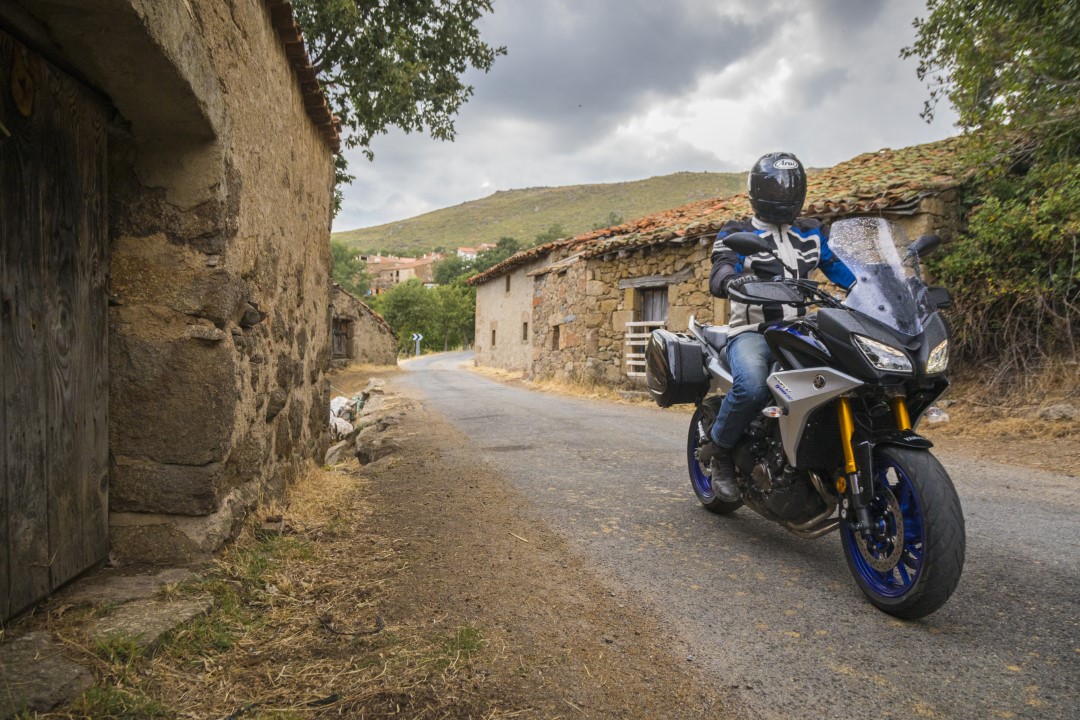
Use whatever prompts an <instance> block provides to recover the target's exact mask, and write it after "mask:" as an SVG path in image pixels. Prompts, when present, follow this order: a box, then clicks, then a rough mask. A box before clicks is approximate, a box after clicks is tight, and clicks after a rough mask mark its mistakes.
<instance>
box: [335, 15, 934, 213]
mask: <svg viewBox="0 0 1080 720" xmlns="http://www.w3.org/2000/svg"><path fill="white" fill-rule="evenodd" d="M924 13H925V5H924V4H923V2H922V1H921V0H892V1H890V2H885V0H803V1H802V2H799V0H786V1H781V0H669V1H668V2H662V3H661V2H656V1H655V0H590V1H588V2H583V1H580V0H576V1H575V0H496V1H495V13H494V14H493V15H491V16H487V17H485V18H484V19H483V20H482V21H481V23H482V24H481V31H482V34H483V37H484V38H485V39H486V40H487V41H488V42H489V43H491V44H494V45H506V46H508V49H509V55H508V56H506V57H501V58H499V59H498V60H497V61H496V64H495V67H494V68H493V70H492V71H491V72H490V73H487V74H484V73H476V72H471V73H470V74H469V75H468V76H467V79H468V81H469V82H470V83H472V84H473V85H474V86H475V88H476V92H475V95H474V97H473V98H472V100H471V101H470V102H469V103H468V104H467V105H466V106H465V107H464V108H463V109H462V112H461V113H460V115H459V117H458V119H457V122H456V126H457V132H458V138H457V141H456V142H454V143H438V142H436V141H432V140H429V139H427V138H425V137H423V136H419V135H408V136H407V135H404V134H402V133H400V132H396V131H392V132H391V133H389V134H388V135H386V136H381V137H379V138H376V140H375V143H374V144H373V149H374V151H375V155H376V159H375V162H374V163H368V162H367V161H366V160H364V159H363V158H362V156H361V155H360V154H359V153H352V152H351V153H349V157H350V160H351V163H352V171H353V172H354V174H356V175H357V178H358V179H357V182H356V183H355V184H354V185H353V187H351V188H346V189H345V195H346V202H345V206H344V210H343V212H342V214H341V215H340V216H339V218H338V219H337V221H336V222H335V229H348V228H351V227H362V226H367V225H376V224H381V223H384V222H389V221H392V220H397V219H403V218H406V217H411V216H413V215H416V214H419V213H421V212H426V211H429V210H434V209H437V208H439V207H445V206H448V205H453V204H457V203H460V202H463V201H466V200H471V199H476V198H479V197H483V196H485V195H488V194H490V193H492V192H494V191H495V190H505V189H510V188H519V187H534V186H540V185H561V184H578V183H590V182H614V181H620V180H634V179H640V178H644V177H649V176H653V175H659V174H665V173H669V172H675V171H679V170H716V171H722V170H742V169H745V167H744V166H745V165H747V164H748V163H749V162H752V158H755V157H757V156H758V155H760V154H761V153H762V152H767V151H769V150H773V149H776V148H786V149H790V150H792V151H794V152H796V153H798V154H799V155H800V157H801V158H802V159H803V160H804V161H805V162H807V163H809V164H812V165H818V166H821V165H831V164H835V163H836V162H839V161H841V160H844V159H847V158H850V157H852V156H854V155H856V154H859V153H861V152H866V151H869V150H876V149H879V148H881V147H902V146H905V145H910V144H914V143H918V142H926V141H929V140H932V139H937V138H940V137H944V136H946V135H949V134H951V126H950V124H949V121H950V119H951V116H946V115H942V116H941V117H939V120H938V121H936V122H935V124H934V125H933V126H930V127H928V126H927V125H925V124H924V123H923V122H922V120H921V119H920V118H919V117H918V113H919V110H921V107H922V100H923V98H924V96H925V89H924V88H923V87H922V86H921V85H920V84H919V83H918V81H917V79H916V78H915V69H914V63H913V62H910V61H909V62H902V61H900V60H899V58H898V54H899V50H900V48H901V47H903V46H904V45H908V44H910V43H911V41H912V39H913V31H912V28H911V21H912V19H914V18H915V17H916V16H918V15H920V14H924ZM710 103H713V105H715V106H716V108H715V109H711V108H713V105H710ZM716 103H721V104H720V105H716ZM710 113H713V114H710Z"/></svg>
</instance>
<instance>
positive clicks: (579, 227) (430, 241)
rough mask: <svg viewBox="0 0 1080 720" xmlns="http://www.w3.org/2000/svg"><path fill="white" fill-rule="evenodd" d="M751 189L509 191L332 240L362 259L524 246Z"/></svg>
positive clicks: (723, 178)
mask: <svg viewBox="0 0 1080 720" xmlns="http://www.w3.org/2000/svg"><path fill="white" fill-rule="evenodd" d="M745 189H746V175H745V173H690V172H681V173H675V174H674V175H663V176H659V177H653V178H649V179H648V180H636V181H633V182H623V183H610V184H604V185H568V186H564V187H541V188H527V189H524V190H506V191H500V192H497V193H495V194H494V195H490V196H488V197H486V198H483V199H481V200H473V201H471V202H466V203H462V204H460V205H455V206H453V207H448V208H444V209H442V210H435V211H434V212H429V213H425V214H423V215H418V216H417V217H414V218H410V219H408V220H401V221H398V222H393V223H387V224H386V225H378V226H375V227H369V228H362V229H359V230H345V231H343V232H336V233H334V234H333V236H332V239H333V240H335V241H338V242H345V243H347V244H348V245H350V246H351V247H353V248H355V249H356V250H357V251H358V252H364V253H372V252H382V253H383V254H389V255H415V254H418V253H422V252H426V251H429V250H434V249H435V248H439V247H441V248H444V249H447V250H451V249H453V248H457V247H463V246H465V247H475V246H476V245H479V244H480V243H484V242H488V243H494V242H496V241H497V240H498V239H499V238H501V237H512V238H514V239H515V240H517V241H518V242H519V243H520V244H521V245H522V246H523V247H526V246H530V245H532V244H533V243H534V241H535V239H536V236H537V235H540V234H543V233H545V232H547V231H548V230H549V229H550V228H551V227H552V226H553V225H560V226H561V227H562V230H563V233H562V236H563V237H568V236H571V235H577V234H578V233H582V232H587V231H589V230H592V229H594V228H599V227H607V226H609V225H612V224H616V223H617V222H621V221H625V220H633V219H635V218H639V217H642V216H643V215H649V214H652V213H655V212H659V211H661V210H667V209H669V208H673V207H678V206H680V205H685V204H687V203H689V202H693V201H695V200H704V199H706V198H711V197H727V196H729V195H734V194H736V193H738V192H742V191H743V190H745ZM613 221H614V222H613Z"/></svg>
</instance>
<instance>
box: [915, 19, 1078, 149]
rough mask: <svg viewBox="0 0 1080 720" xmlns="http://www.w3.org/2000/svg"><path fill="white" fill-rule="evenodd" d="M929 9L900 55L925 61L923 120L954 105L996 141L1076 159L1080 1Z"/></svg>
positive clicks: (965, 123)
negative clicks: (1005, 135)
mask: <svg viewBox="0 0 1080 720" xmlns="http://www.w3.org/2000/svg"><path fill="white" fill-rule="evenodd" d="M927 10H928V12H929V14H928V15H927V16H926V17H925V18H920V19H916V20H915V22H914V26H915V30H916V33H917V35H916V40H915V44H914V45H912V46H910V47H906V48H904V49H903V50H902V51H901V55H902V56H903V57H913V56H914V57H917V58H919V67H918V73H919V78H920V79H922V80H924V81H925V82H926V83H927V87H928V89H929V98H928V99H927V101H926V104H925V107H924V109H923V117H924V118H926V119H927V120H929V119H931V118H933V115H934V110H935V109H936V107H937V105H938V103H939V102H940V101H941V100H943V99H948V101H949V102H950V103H951V104H952V105H953V107H955V108H956V111H957V113H958V114H959V121H960V125H961V127H963V128H965V129H967V130H976V129H977V130H981V131H983V133H982V134H983V135H984V136H986V137H987V138H988V139H990V140H994V139H996V137H997V136H999V135H1000V134H1001V132H1009V133H1011V134H1014V136H1015V134H1016V133H1018V134H1019V135H1021V136H1023V138H1024V139H1026V140H1027V141H1028V146H1029V149H1030V150H1032V151H1034V152H1036V153H1038V154H1041V155H1044V156H1046V157H1054V158H1057V159H1060V158H1062V157H1067V156H1071V155H1074V154H1076V152H1077V150H1078V149H1080V0H928V1H927ZM1014 131H1016V132H1015V133H1014Z"/></svg>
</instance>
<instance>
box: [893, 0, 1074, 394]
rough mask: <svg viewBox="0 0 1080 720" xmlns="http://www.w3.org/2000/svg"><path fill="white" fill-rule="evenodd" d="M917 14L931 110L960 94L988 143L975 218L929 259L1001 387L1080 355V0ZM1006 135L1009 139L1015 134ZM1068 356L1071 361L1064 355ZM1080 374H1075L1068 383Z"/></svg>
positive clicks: (972, 356)
mask: <svg viewBox="0 0 1080 720" xmlns="http://www.w3.org/2000/svg"><path fill="white" fill-rule="evenodd" d="M927 10H928V11H929V14H928V15H927V16H926V17H925V18H922V19H918V20H916V21H915V23H914V24H915V29H916V31H917V37H916V41H915V44H914V45H912V46H911V47H908V48H904V50H902V51H901V55H903V56H904V57H912V56H915V57H918V58H919V69H918V72H919V77H920V78H921V79H923V80H924V81H926V83H927V85H928V88H929V98H928V100H927V101H926V105H925V108H924V110H923V116H924V117H926V118H927V119H930V118H932V117H933V113H934V109H935V107H936V106H937V104H938V103H939V102H940V101H942V100H948V101H949V102H950V103H951V104H952V105H953V106H954V107H955V109H956V111H957V113H958V115H959V124H960V126H961V127H962V128H964V129H965V130H971V131H977V132H973V133H972V134H971V136H972V137H973V138H974V139H975V140H976V142H975V143H973V144H972V146H973V148H974V149H975V150H976V151H977V152H976V154H975V155H973V156H971V157H969V159H968V160H969V162H970V164H971V166H972V167H974V168H977V169H978V172H977V173H976V174H975V177H974V181H973V182H972V183H970V184H969V185H968V186H966V187H965V188H964V189H963V201H964V206H965V210H966V211H967V221H968V222H967V227H966V228H965V229H964V231H963V232H962V233H960V234H959V236H958V237H956V238H954V239H953V240H952V242H950V243H949V244H948V245H947V246H946V251H945V252H944V253H942V255H941V256H940V257H934V258H931V259H930V262H929V265H930V267H931V269H932V271H933V272H934V274H935V277H936V279H937V281H939V282H941V283H942V284H944V285H946V286H947V287H949V289H950V291H951V292H952V293H953V298H954V300H955V302H954V307H953V310H952V311H950V313H951V320H952V328H953V337H954V340H955V345H954V347H955V348H956V351H957V352H956V356H957V357H958V359H960V360H967V361H972V362H973V363H974V364H976V365H977V366H979V367H991V368H995V370H994V372H993V377H992V378H991V379H992V381H993V382H994V383H996V384H998V385H999V387H1000V388H1002V389H1004V388H1011V389H1016V388H1020V389H1021V390H1024V389H1026V388H1025V386H1024V384H1023V383H1017V382H1016V379H1017V378H1021V379H1024V380H1030V379H1031V378H1033V377H1038V375H1037V373H1034V372H1032V371H1036V370H1042V369H1047V368H1053V367H1055V366H1056V365H1055V364H1057V365H1060V366H1063V367H1072V368H1073V370H1072V373H1073V376H1074V377H1073V378H1072V379H1071V380H1070V382H1072V383H1073V385H1074V386H1075V375H1076V374H1077V371H1076V368H1077V367H1080V366H1078V365H1077V364H1076V361H1077V359H1078V357H1080V249H1078V248H1080V245H1078V237H1080V180H1078V179H1077V175H1076V172H1075V168H1074V167H1073V165H1074V163H1075V160H1074V158H1075V157H1076V155H1077V154H1078V153H1080V0H928V2H927ZM1003 141H1004V142H1003ZM1061 359H1064V360H1065V363H1064V364H1063V365H1062V364H1061V363H1060V360H1061ZM1066 384H1067V383H1066Z"/></svg>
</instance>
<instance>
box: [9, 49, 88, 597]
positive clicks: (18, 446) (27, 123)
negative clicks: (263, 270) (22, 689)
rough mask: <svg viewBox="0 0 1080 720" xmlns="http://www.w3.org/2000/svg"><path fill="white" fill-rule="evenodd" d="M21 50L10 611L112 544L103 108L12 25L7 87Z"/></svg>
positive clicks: (14, 162)
mask: <svg viewBox="0 0 1080 720" xmlns="http://www.w3.org/2000/svg"><path fill="white" fill-rule="evenodd" d="M20 55H22V56H23V57H25V58H26V59H25V61H24V65H25V67H27V68H29V72H28V77H29V80H30V87H31V91H32V99H33V103H32V107H30V108H29V112H20V111H19V108H17V107H15V106H14V105H13V104H12V102H11V101H10V99H9V98H8V97H7V96H8V95H9V94H8V93H0V118H2V119H3V121H4V124H5V126H6V127H8V128H11V129H12V137H11V138H7V139H6V140H0V209H2V212H0V258H2V260H3V263H2V266H3V267H2V272H0V278H2V284H0V288H2V293H3V294H2V306H0V367H2V368H3V380H2V383H0V391H2V394H3V401H4V405H3V409H2V410H0V415H2V417H3V424H2V426H3V428H4V430H5V431H4V432H3V433H2V434H0V446H2V457H3V460H4V468H5V472H4V477H3V486H4V497H5V498H6V502H5V505H6V507H5V508H4V512H5V518H6V520H5V521H4V522H5V524H4V525H3V526H0V530H2V532H3V533H4V534H6V542H5V543H4V550H3V552H4V554H5V556H6V561H5V562H6V570H5V572H4V573H3V575H0V583H3V587H0V597H2V598H3V600H0V618H2V617H7V616H9V615H10V614H12V613H14V612H17V611H18V610H20V609H21V608H22V607H24V606H25V605H27V604H29V603H30V602H33V601H34V600H37V599H38V598H40V597H43V596H44V595H45V594H47V593H48V592H49V591H50V590H51V589H55V588H56V587H58V586H59V585H61V584H63V583H64V582H67V581H68V580H70V579H71V578H72V577H74V576H75V575H77V574H78V573H80V572H82V571H83V570H85V569H86V568H88V567H90V566H91V565H93V564H94V563H96V562H98V561H99V560H101V559H103V558H104V557H105V555H106V554H107V552H108V502H107V497H108V496H107V467H108V427H107V421H108V417H107V408H108V375H107V369H108V356H107V352H108V345H107V342H108V340H107V337H108V335H107V313H108V303H107V278H108V271H107V267H108V256H107V253H108V231H107V218H106V182H105V173H106V158H105V151H106V134H105V116H104V110H103V108H101V107H100V106H99V104H98V102H97V100H96V98H94V97H93V96H92V95H91V94H90V93H89V92H88V91H87V90H85V89H84V88H82V87H81V86H80V85H78V84H77V83H76V82H75V81H73V80H71V79H70V78H68V77H67V76H66V75H63V74H62V73H60V72H59V71H56V70H55V69H53V68H51V67H50V66H49V65H48V64H46V63H45V62H44V61H42V60H40V59H39V58H36V57H34V56H33V55H32V54H29V53H26V52H25V51H23V50H22V49H21V48H19V47H18V46H17V44H16V43H15V42H14V41H12V40H11V39H10V38H8V37H7V36H4V35H3V34H2V33H0V70H2V71H0V88H8V87H11V86H12V85H11V83H10V81H9V80H8V78H9V75H8V73H10V72H11V70H10V68H9V67H8V66H7V65H6V63H7V61H8V59H9V58H11V57H13V56H16V57H17V56H20ZM20 72H23V71H22V70H20ZM24 74H25V73H24ZM24 109H25V108H24Z"/></svg>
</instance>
